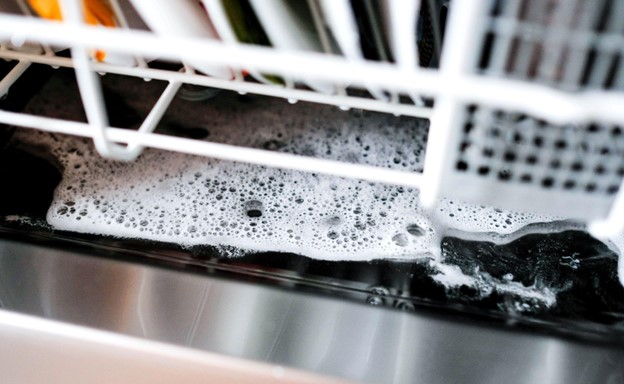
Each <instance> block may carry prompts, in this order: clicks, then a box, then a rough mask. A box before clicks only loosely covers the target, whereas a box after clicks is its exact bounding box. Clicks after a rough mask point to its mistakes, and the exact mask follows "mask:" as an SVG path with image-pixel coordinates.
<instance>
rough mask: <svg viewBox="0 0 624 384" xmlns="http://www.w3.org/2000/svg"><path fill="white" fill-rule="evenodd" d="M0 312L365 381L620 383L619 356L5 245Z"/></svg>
mask: <svg viewBox="0 0 624 384" xmlns="http://www.w3.org/2000/svg"><path fill="white" fill-rule="evenodd" d="M0 302H1V303H2V306H3V307H4V309H7V310H10V311H15V312H21V313H26V314H30V315H35V316H40V317H43V318H48V319H54V320H59V321H63V322H67V323H73V324H78V325H84V326H87V327H92V328H97V329H101V330H107V331H113V332H116V333H119V334H124V335H130V336H134V337H138V338H142V339H148V340H154V341H160V342H165V343H169V344H172V345H177V346H186V347H190V348H193V349H197V350H205V351H210V352H214V353H218V354H223V355H226V356H233V357H242V358H246V359H251V360H256V361H262V362H269V363H272V364H278V365H284V366H288V367H293V368H298V369H302V370H307V371H314V372H317V373H321V374H324V375H331V376H335V377H339V378H346V379H351V380H357V381H364V382H396V383H412V382H419V383H455V382H462V383H500V382H505V383H537V382H548V383H566V384H567V383H592V382H600V383H603V382H609V383H619V382H622V380H624V365H622V364H621V362H622V361H624V350H619V349H612V348H609V347H606V346H598V345H592V344H582V343H576V342H571V341H566V340H561V339H557V338H552V337H547V336H544V335H536V334H531V333H518V332H511V331H506V330H502V329H498V328H494V327H482V326H477V325H474V324H469V323H466V322H463V323H460V322H456V321H450V320H444V319H440V318H431V317H427V316H424V315H422V314H418V309H416V312H412V313H405V312H400V311H395V310H388V309H383V308H376V307H374V306H366V305H364V304H357V303H352V302H346V301H342V300H338V299H334V298H328V297H319V296H309V295H305V294H302V293H300V292H295V291H294V290H285V289H276V288H271V287H266V286H259V285H253V284H249V283H242V282H239V281H233V280H222V279H218V278H215V277H210V276H200V275H195V274H189V273H183V272H177V271H171V270H165V269H160V268H156V267H151V266H145V265H137V264H132V263H127V262H122V261H117V260H109V259H104V258H96V257H90V256H88V255H80V254H77V253H74V252H71V251H68V250H62V251H61V250H55V249H51V248H46V247H42V246H38V245H32V244H25V243H18V242H13V241H6V240H1V241H0ZM0 337H1V334H0ZM0 342H1V340H0ZM33 348H34V347H33ZM9 360H10V358H9ZM4 363H6V358H5V361H4Z"/></svg>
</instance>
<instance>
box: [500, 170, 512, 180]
mask: <svg viewBox="0 0 624 384" xmlns="http://www.w3.org/2000/svg"><path fill="white" fill-rule="evenodd" d="M498 178H499V179H500V180H503V181H508V180H510V179H511V172H510V171H509V170H507V169H503V170H502V171H500V172H498Z"/></svg>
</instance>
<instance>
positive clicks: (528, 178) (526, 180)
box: [520, 173, 533, 183]
mask: <svg viewBox="0 0 624 384" xmlns="http://www.w3.org/2000/svg"><path fill="white" fill-rule="evenodd" d="M520 181H521V182H523V183H530V182H531V181H533V177H532V176H531V175H529V174H528V173H525V174H524V175H522V176H520Z"/></svg>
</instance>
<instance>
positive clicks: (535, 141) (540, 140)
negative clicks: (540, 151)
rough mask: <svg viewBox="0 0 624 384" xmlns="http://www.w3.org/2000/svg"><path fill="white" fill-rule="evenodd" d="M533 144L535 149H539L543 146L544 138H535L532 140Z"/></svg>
mask: <svg viewBox="0 0 624 384" xmlns="http://www.w3.org/2000/svg"><path fill="white" fill-rule="evenodd" d="M533 144H535V146H536V147H538V148H541V147H543V146H544V138H543V137H542V136H535V137H534V138H533Z"/></svg>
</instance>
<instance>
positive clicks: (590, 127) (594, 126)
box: [587, 124, 600, 133]
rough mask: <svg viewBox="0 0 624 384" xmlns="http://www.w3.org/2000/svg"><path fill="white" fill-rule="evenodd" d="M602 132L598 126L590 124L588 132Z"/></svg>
mask: <svg viewBox="0 0 624 384" xmlns="http://www.w3.org/2000/svg"><path fill="white" fill-rule="evenodd" d="M598 131H600V127H599V126H598V125H597V124H590V125H588V126H587V132H589V133H596V132H598Z"/></svg>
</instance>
